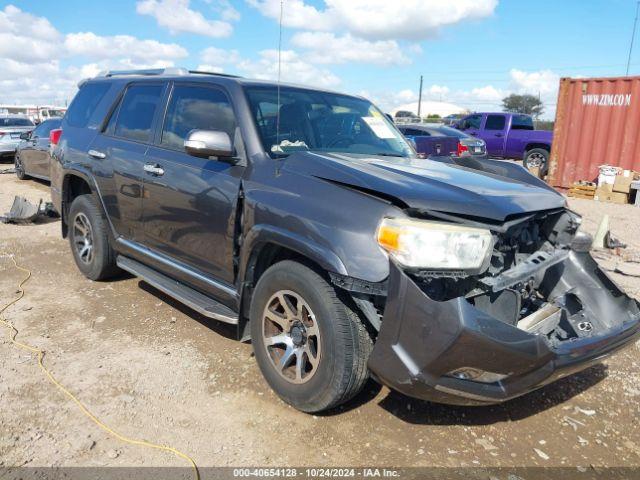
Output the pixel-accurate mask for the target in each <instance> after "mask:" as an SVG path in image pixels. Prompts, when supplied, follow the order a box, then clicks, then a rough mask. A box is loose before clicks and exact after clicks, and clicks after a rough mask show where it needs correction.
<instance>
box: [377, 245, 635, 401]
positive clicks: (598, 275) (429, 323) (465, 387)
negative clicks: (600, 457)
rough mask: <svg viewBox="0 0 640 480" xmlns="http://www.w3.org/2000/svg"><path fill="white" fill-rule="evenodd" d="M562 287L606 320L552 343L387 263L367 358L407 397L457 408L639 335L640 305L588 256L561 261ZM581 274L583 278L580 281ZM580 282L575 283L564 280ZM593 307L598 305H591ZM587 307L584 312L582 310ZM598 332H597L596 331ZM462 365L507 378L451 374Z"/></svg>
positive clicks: (503, 396) (554, 373)
mask: <svg viewBox="0 0 640 480" xmlns="http://www.w3.org/2000/svg"><path fill="white" fill-rule="evenodd" d="M559 268H560V269H561V270H560V272H561V273H562V278H563V280H564V279H565V277H566V281H565V282H562V283H563V285H562V288H566V289H567V291H568V290H571V292H572V293H577V294H578V295H579V296H580V297H581V298H582V296H583V295H586V296H588V297H589V296H591V297H593V298H592V301H593V302H595V303H600V305H599V306H597V305H592V304H590V303H589V302H587V305H586V307H587V308H588V311H589V312H593V313H594V315H600V314H602V313H603V312H609V313H608V314H609V315H610V316H611V318H607V319H600V320H599V321H596V320H595V319H594V322H593V323H594V325H595V324H599V325H606V327H603V328H602V329H601V330H600V331H598V332H597V333H594V334H593V335H592V336H590V337H586V338H580V339H577V340H575V341H564V342H562V343H560V344H559V346H557V347H555V348H554V347H552V346H551V344H550V343H548V341H547V340H546V338H545V337H544V336H542V335H538V334H533V333H530V332H527V331H524V330H521V329H518V328H517V327H515V326H512V325H509V324H507V323H504V322H502V321H500V320H497V319H496V318H493V317H491V316H490V315H488V314H486V313H484V312H482V311H480V310H479V309H477V308H476V307H474V306H473V305H471V304H470V303H469V302H467V300H465V299H464V298H462V297H460V298H455V299H452V300H449V301H444V302H437V301H434V300H431V299H430V298H429V297H428V296H427V295H426V294H425V293H423V292H422V290H420V288H419V287H418V286H417V285H416V284H415V283H414V282H413V281H412V280H411V278H409V277H408V276H407V275H406V274H405V273H404V272H402V271H401V270H400V269H399V268H398V267H397V266H396V265H394V264H392V265H391V275H390V278H389V296H388V299H387V305H386V308H385V313H384V318H383V322H382V328H381V331H380V334H379V336H378V339H377V342H376V344H375V347H374V350H373V352H372V354H371V357H370V359H369V368H370V370H371V371H372V372H373V373H374V375H375V376H376V377H377V378H378V380H379V381H380V382H382V383H384V384H386V385H387V386H389V387H391V388H393V389H394V390H398V391H400V392H402V393H404V394H406V395H409V396H411V397H416V398H421V399H425V400H429V401H433V402H439V403H449V404H457V405H487V404H493V403H500V402H503V401H506V400H509V399H511V398H514V397H518V396H520V395H523V394H525V393H527V392H530V391H532V390H535V389H537V388H539V387H541V386H543V385H546V384H548V383H550V382H552V381H554V380H556V379H558V378H560V377H564V376H567V375H569V374H571V373H574V372H577V371H580V370H583V369H585V368H587V367H589V366H591V365H593V364H595V363H597V362H599V361H600V360H601V359H602V358H604V357H606V356H607V355H610V354H611V353H613V352H615V351H617V350H619V349H621V348H623V347H625V346H627V345H630V344H631V343H633V342H634V341H636V340H638V339H639V338H640V309H639V305H638V303H637V302H636V301H635V300H632V299H630V298H629V297H627V296H626V295H624V294H623V293H622V292H620V291H619V290H618V289H617V287H616V286H615V285H614V284H613V282H611V281H610V280H609V279H608V278H607V277H606V276H604V274H603V273H602V272H601V271H599V269H598V267H597V265H595V262H594V261H593V259H592V258H591V257H590V256H589V255H588V254H579V255H578V254H574V253H572V254H571V255H570V257H569V258H568V259H567V260H565V262H564V264H560V265H559ZM582 277H584V278H582ZM579 279H581V280H582V282H583V283H582V284H580V285H564V283H566V282H570V283H572V282H575V281H578V280H579ZM594 307H595V308H594ZM585 311H587V310H585ZM594 332H595V329H594ZM462 368H473V369H476V370H481V371H485V372H490V373H493V374H501V375H505V378H504V379H502V380H500V381H495V382H494V383H481V382H477V381H473V380H464V379H459V378H454V377H452V376H448V375H447V374H449V373H451V372H454V371H456V370H459V369H462Z"/></svg>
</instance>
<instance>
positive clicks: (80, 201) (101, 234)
mask: <svg viewBox="0 0 640 480" xmlns="http://www.w3.org/2000/svg"><path fill="white" fill-rule="evenodd" d="M68 222H69V243H70V244H71V252H72V253H73V258H74V260H75V261H76V265H77V266H78V268H79V269H80V271H81V272H82V273H83V274H84V276H85V277H87V278H89V279H91V280H104V279H107V278H109V277H112V276H114V275H116V274H117V273H118V272H119V271H120V270H119V269H118V267H116V261H115V257H116V255H115V252H114V251H113V249H112V248H111V245H110V244H109V234H108V230H107V228H108V225H107V220H106V218H105V217H104V215H103V214H102V209H101V208H100V206H99V205H98V203H97V201H96V199H95V198H94V196H93V195H80V196H78V197H76V199H75V200H74V201H73V203H72V204H71V208H70V209H69V219H68Z"/></svg>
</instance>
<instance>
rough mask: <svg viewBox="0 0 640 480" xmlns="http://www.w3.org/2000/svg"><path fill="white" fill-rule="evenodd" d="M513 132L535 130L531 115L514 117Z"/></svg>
mask: <svg viewBox="0 0 640 480" xmlns="http://www.w3.org/2000/svg"><path fill="white" fill-rule="evenodd" d="M511 129H512V130H533V119H532V118H531V117H530V116H529V115H514V116H513V119H512V120H511Z"/></svg>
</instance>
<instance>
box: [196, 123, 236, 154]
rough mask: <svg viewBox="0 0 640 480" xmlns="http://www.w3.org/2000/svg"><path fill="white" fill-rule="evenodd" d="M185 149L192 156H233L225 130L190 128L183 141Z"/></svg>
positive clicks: (229, 139)
mask: <svg viewBox="0 0 640 480" xmlns="http://www.w3.org/2000/svg"><path fill="white" fill-rule="evenodd" d="M184 149H185V151H186V152H187V153H188V154H189V155H192V156H194V157H202V158H208V157H221V158H229V157H233V155H234V152H233V145H232V144H231V138H230V137H229V134H228V133H227V132H222V131H219V130H191V131H190V132H189V134H188V135H187V138H186V139H185V141H184Z"/></svg>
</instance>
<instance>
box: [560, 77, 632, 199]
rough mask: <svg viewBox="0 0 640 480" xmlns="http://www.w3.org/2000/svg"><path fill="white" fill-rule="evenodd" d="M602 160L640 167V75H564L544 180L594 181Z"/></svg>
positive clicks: (562, 182) (563, 185)
mask: <svg viewBox="0 0 640 480" xmlns="http://www.w3.org/2000/svg"><path fill="white" fill-rule="evenodd" d="M605 164H609V165H615V166H618V167H622V168H624V169H633V170H637V171H640V77H616V78H562V79H561V80H560V90H559V92H558V105H557V111H556V122H555V127H554V130H553V145H552V148H551V156H550V159H549V176H548V179H547V181H548V182H549V184H550V185H552V186H554V187H556V188H569V187H570V186H571V184H572V183H573V182H576V181H578V180H589V181H595V180H596V178H597V177H598V167H599V166H600V165H605Z"/></svg>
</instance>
